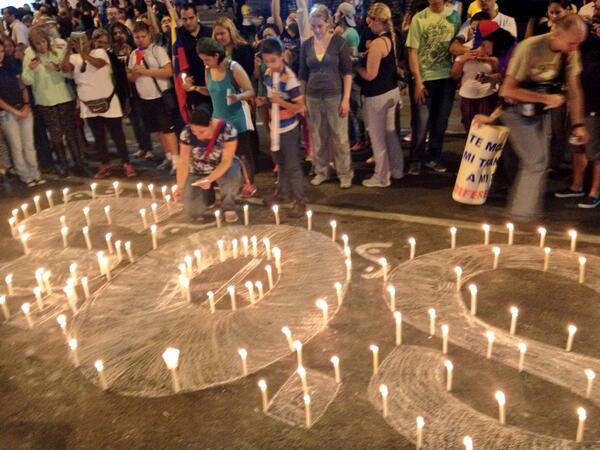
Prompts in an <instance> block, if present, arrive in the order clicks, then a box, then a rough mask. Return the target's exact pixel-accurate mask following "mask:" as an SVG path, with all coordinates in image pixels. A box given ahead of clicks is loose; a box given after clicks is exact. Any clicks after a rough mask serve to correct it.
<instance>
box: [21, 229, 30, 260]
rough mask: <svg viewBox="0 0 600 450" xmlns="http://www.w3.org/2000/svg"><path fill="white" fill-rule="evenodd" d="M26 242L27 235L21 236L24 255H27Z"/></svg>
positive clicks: (27, 246)
mask: <svg viewBox="0 0 600 450" xmlns="http://www.w3.org/2000/svg"><path fill="white" fill-rule="evenodd" d="M28 241H29V233H23V236H21V244H23V252H24V253H25V255H29V245H27V242H28Z"/></svg>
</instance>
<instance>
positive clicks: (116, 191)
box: [112, 181, 121, 198]
mask: <svg viewBox="0 0 600 450" xmlns="http://www.w3.org/2000/svg"><path fill="white" fill-rule="evenodd" d="M112 186H113V189H114V190H115V197H116V198H119V195H120V194H121V192H120V191H119V182H118V181H113V184H112Z"/></svg>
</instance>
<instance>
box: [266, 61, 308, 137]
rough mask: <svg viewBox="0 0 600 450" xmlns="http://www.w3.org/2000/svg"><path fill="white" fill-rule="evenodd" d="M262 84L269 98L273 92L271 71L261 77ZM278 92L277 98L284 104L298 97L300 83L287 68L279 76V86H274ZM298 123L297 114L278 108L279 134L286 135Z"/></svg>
mask: <svg viewBox="0 0 600 450" xmlns="http://www.w3.org/2000/svg"><path fill="white" fill-rule="evenodd" d="M263 83H264V85H265V86H266V88H267V95H268V96H271V94H272V92H273V76H272V75H271V70H270V69H267V70H266V71H265V74H264V75H263ZM276 89H278V90H279V96H280V97H281V98H282V100H285V101H286V102H292V101H293V100H294V99H295V98H298V97H300V95H301V93H300V82H299V81H298V78H297V77H296V74H295V73H294V71H293V70H292V69H290V68H289V67H288V66H285V68H284V69H283V71H282V73H281V74H280V76H279V86H276ZM299 121H300V118H299V116H298V114H297V113H295V112H293V111H290V110H289V109H285V108H284V107H282V106H280V107H279V134H283V133H287V132H288V131H291V130H293V129H294V128H295V127H296V126H297V125H298V122H299Z"/></svg>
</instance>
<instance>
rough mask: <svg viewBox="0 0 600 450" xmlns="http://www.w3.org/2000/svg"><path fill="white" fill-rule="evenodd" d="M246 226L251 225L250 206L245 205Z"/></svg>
mask: <svg viewBox="0 0 600 450" xmlns="http://www.w3.org/2000/svg"><path fill="white" fill-rule="evenodd" d="M243 210H244V226H248V225H250V207H249V206H248V205H244V207H243Z"/></svg>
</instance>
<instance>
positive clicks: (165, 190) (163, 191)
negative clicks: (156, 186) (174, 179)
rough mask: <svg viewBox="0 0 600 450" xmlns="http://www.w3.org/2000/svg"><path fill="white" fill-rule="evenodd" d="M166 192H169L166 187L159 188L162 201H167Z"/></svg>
mask: <svg viewBox="0 0 600 450" xmlns="http://www.w3.org/2000/svg"><path fill="white" fill-rule="evenodd" d="M168 190H169V188H168V187H167V186H162V187H161V188H160V193H161V194H162V198H163V200H167V195H169V194H167V191H168Z"/></svg>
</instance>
